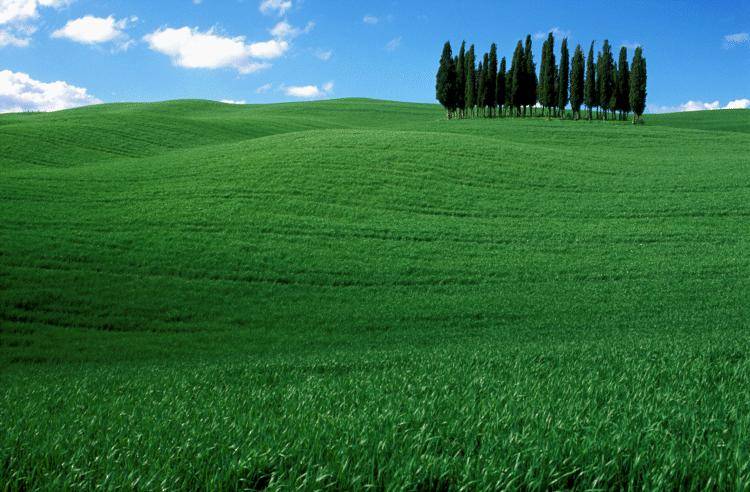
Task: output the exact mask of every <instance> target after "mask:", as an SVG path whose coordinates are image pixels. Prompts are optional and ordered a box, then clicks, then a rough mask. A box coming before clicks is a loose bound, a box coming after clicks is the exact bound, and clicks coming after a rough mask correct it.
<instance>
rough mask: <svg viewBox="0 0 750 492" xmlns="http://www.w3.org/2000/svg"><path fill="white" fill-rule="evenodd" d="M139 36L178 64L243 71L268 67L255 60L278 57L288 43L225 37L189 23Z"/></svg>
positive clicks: (275, 40)
mask: <svg viewBox="0 0 750 492" xmlns="http://www.w3.org/2000/svg"><path fill="white" fill-rule="evenodd" d="M143 39H144V40H145V41H146V42H147V43H148V45H149V47H150V48H151V49H152V50H153V51H156V52H159V53H162V54H164V55H167V56H169V57H170V58H171V59H172V63H174V64H175V65H177V66H179V67H184V68H205V69H217V68H233V69H235V70H237V71H238V72H240V73H243V74H245V73H252V72H257V71H258V70H262V69H265V68H268V67H270V64H268V63H266V62H259V61H257V60H271V59H274V58H278V57H280V56H282V55H283V54H284V53H286V51H287V50H288V49H289V43H288V42H286V41H283V40H277V39H272V40H270V41H263V42H259V43H251V44H247V43H245V37H244V36H237V37H233V38H232V37H225V36H220V35H218V34H215V33H214V31H213V29H210V30H208V31H206V32H201V31H199V30H198V29H197V28H192V29H191V28H189V27H182V28H180V29H172V28H165V29H159V30H156V31H154V32H153V33H151V34H149V35H147V36H145V37H144V38H143Z"/></svg>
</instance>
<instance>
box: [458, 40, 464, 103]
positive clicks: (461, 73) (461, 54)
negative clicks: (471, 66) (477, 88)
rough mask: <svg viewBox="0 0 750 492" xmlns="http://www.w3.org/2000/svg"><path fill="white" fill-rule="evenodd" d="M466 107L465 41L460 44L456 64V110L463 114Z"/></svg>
mask: <svg viewBox="0 0 750 492" xmlns="http://www.w3.org/2000/svg"><path fill="white" fill-rule="evenodd" d="M465 107H466V41H463V42H462V43H461V50H460V51H459V52H458V60H457V62H456V108H458V109H459V111H460V112H461V113H462V114H463V111H464V108H465Z"/></svg>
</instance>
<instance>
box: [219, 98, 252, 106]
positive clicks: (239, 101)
mask: <svg viewBox="0 0 750 492" xmlns="http://www.w3.org/2000/svg"><path fill="white" fill-rule="evenodd" d="M219 102H223V103H224V104H237V105H240V104H247V101H245V100H244V99H222V100H221V101H219Z"/></svg>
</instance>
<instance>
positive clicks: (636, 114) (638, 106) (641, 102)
mask: <svg viewBox="0 0 750 492" xmlns="http://www.w3.org/2000/svg"><path fill="white" fill-rule="evenodd" d="M646 79H647V76H646V59H645V58H644V57H643V49H642V48H641V47H640V46H639V47H637V48H636V49H635V55H633V63H632V64H631V67H630V109H632V110H633V124H636V123H637V122H638V121H639V120H640V119H641V115H642V114H643V112H644V111H645V110H646V95H647V94H646Z"/></svg>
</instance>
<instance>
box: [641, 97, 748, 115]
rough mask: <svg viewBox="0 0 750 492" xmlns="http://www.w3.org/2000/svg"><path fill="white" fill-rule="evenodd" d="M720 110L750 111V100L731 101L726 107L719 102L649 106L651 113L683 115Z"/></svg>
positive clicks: (691, 102) (689, 102) (690, 102)
mask: <svg viewBox="0 0 750 492" xmlns="http://www.w3.org/2000/svg"><path fill="white" fill-rule="evenodd" d="M718 109H750V99H735V100H733V101H729V102H728V103H727V104H726V105H725V106H722V105H721V103H720V102H719V101H718V100H717V101H711V102H703V101H688V102H686V103H683V104H680V105H678V106H657V105H649V107H648V112H649V113H682V112H688V111H715V110H718Z"/></svg>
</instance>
